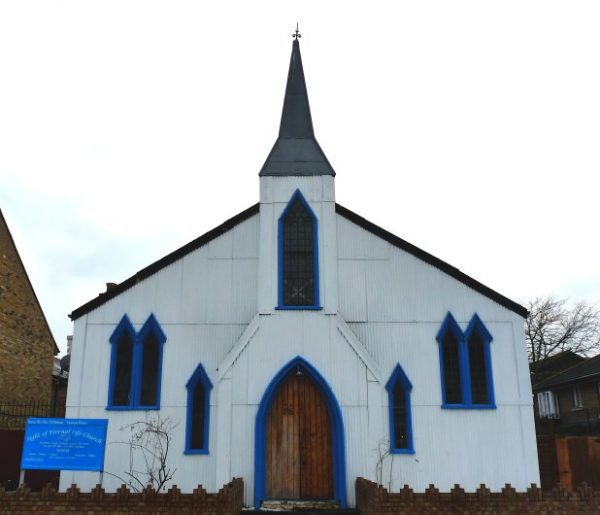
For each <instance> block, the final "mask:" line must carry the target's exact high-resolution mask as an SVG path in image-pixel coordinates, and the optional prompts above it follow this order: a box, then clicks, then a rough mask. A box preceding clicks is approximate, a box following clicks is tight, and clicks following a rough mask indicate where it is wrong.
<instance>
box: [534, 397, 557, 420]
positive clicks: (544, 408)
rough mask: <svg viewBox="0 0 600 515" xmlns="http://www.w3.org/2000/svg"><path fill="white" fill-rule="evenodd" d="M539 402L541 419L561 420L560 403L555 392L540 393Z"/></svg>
mask: <svg viewBox="0 0 600 515" xmlns="http://www.w3.org/2000/svg"><path fill="white" fill-rule="evenodd" d="M537 401H538V413H539V416H540V418H559V416H560V413H559V411H558V403H557V402H556V397H555V396H554V393H553V392H551V391H545V392H539V393H538V394H537Z"/></svg>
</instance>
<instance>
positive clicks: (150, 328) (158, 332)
mask: <svg viewBox="0 0 600 515" xmlns="http://www.w3.org/2000/svg"><path fill="white" fill-rule="evenodd" d="M150 334H154V336H155V337H156V340H157V341H158V369H157V372H156V373H157V375H158V376H157V378H156V402H155V403H154V404H148V405H144V404H142V399H141V396H142V388H141V381H142V364H143V358H144V347H145V345H146V338H147V337H148V336H149V335H150ZM166 341H167V337H166V335H165V333H164V332H163V330H162V328H161V327H160V324H159V323H158V320H156V317H155V316H154V314H153V313H151V314H150V316H149V317H148V320H146V322H145V323H144V325H143V326H142V328H141V329H140V332H139V333H138V336H137V342H138V347H139V351H138V353H137V354H138V364H137V369H136V370H137V376H138V377H137V380H136V383H135V384H137V385H140V387H139V388H138V389H137V392H136V398H135V401H136V406H137V407H138V408H139V409H150V408H154V409H160V397H161V396H160V392H161V383H162V360H163V345H164V343H165V342H166Z"/></svg>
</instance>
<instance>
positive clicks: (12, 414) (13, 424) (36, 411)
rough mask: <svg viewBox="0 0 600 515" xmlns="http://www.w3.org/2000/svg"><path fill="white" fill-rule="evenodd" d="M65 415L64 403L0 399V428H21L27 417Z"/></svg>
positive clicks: (60, 416)
mask: <svg viewBox="0 0 600 515" xmlns="http://www.w3.org/2000/svg"><path fill="white" fill-rule="evenodd" d="M64 416H65V406H64V403H60V402H56V403H50V402H40V401H30V402H23V401H14V402H11V401H0V429H23V428H24V427H25V421H26V420H27V418H28V417H53V418H62V417H64Z"/></svg>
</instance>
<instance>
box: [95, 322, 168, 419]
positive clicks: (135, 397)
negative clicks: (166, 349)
mask: <svg viewBox="0 0 600 515" xmlns="http://www.w3.org/2000/svg"><path fill="white" fill-rule="evenodd" d="M151 333H153V334H154V336H155V337H156V339H157V342H158V367H157V378H156V382H157V383H156V402H155V403H154V404H151V405H142V404H141V402H140V398H141V390H142V388H141V380H142V359H143V347H144V341H145V339H146V337H147V336H148V335H149V334H151ZM124 334H128V335H129V337H130V338H131V342H132V344H133V350H132V352H133V355H132V360H131V379H130V385H129V403H128V404H126V405H116V404H114V403H113V399H114V393H115V381H116V372H117V353H118V347H119V343H120V341H121V338H122V337H123V335H124ZM166 341H167V337H166V335H165V333H164V331H163V330H162V328H161V327H160V324H159V323H158V320H157V319H156V317H155V316H154V314H152V313H151V314H150V316H149V317H148V319H147V320H146V322H144V325H143V326H142V329H140V331H139V332H136V330H135V328H134V327H133V324H132V323H131V320H130V319H129V317H128V316H127V314H125V315H123V318H121V320H120V322H119V323H118V324H117V327H116V328H115V330H114V331H113V333H112V335H111V336H110V338H109V342H110V344H111V347H112V348H111V355H110V377H109V382H108V402H107V405H106V409H107V410H115V411H131V410H159V409H160V397H161V378H162V360H163V345H164V343H165V342H166Z"/></svg>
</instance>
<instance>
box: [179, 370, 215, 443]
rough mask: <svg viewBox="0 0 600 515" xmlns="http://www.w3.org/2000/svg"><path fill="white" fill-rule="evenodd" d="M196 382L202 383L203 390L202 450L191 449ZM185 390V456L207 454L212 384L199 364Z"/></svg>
mask: <svg viewBox="0 0 600 515" xmlns="http://www.w3.org/2000/svg"><path fill="white" fill-rule="evenodd" d="M198 382H201V383H202V386H203V390H204V417H203V424H204V432H203V442H202V448H200V449H196V448H192V415H193V406H194V389H195V388H196V385H197V384H198ZM185 387H186V389H187V408H186V426H185V451H184V453H185V454H208V430H209V428H210V391H211V390H212V387H213V385H212V383H211V382H210V379H209V377H208V374H207V373H206V371H205V370H204V367H203V366H202V363H199V364H198V366H197V367H196V370H195V371H194V373H193V374H192V376H191V377H190V379H189V380H188V382H187V383H186V385H185Z"/></svg>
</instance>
